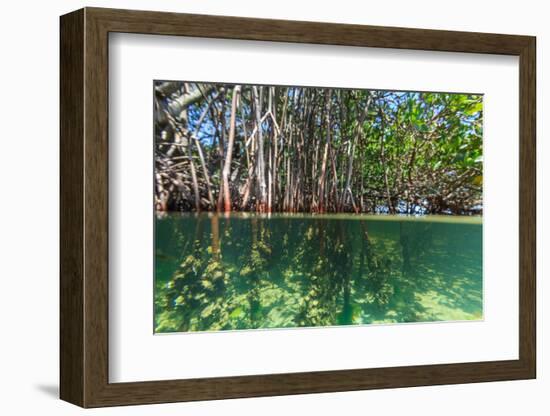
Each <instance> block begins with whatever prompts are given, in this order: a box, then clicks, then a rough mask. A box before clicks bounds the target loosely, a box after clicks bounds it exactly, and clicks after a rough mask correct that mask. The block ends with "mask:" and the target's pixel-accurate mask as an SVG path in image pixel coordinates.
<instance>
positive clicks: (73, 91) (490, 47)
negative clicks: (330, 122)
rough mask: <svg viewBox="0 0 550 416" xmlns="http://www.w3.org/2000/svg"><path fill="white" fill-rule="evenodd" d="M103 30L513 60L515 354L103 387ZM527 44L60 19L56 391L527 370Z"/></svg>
mask: <svg viewBox="0 0 550 416" xmlns="http://www.w3.org/2000/svg"><path fill="white" fill-rule="evenodd" d="M109 32H127V33H144V34H155V35H179V36H194V37H207V38H227V39H246V40H263V41H280V42H299V43H313V44H331V45H346V46H369V47H383V48H398V49H417V50H430V51H450V52H470V53H485V54H503V55H515V56H519V65H520V103H519V108H518V111H519V114H520V128H519V137H520V140H519V143H518V150H519V155H520V186H519V193H520V204H519V205H520V207H519V209H520V215H519V218H520V220H519V227H520V228H519V231H520V242H519V243H520V252H519V260H520V267H519V270H518V273H519V311H520V312H519V339H520V342H519V359H518V360H509V361H492V362H473V363H461V364H444V365H421V366H406V367H391V368H370V369H357V370H338V371H324V372H308V373H289V374H266V375H255V376H239V377H222V378H205V379H185V380H170V381H147V382H137V383H109V380H108V359H109V358H108V279H109V277H108V221H109V218H108V203H107V198H108V155H107V152H108V128H107V123H108V78H109V77H108V34H109ZM535 45H536V43H535V38H534V37H530V36H516V35H498V34H485V33H468V32H450V31H435V30H421V29H402V28H391V27H376V26H359V25H342V24H326V23H313V22H296V21H283V20H263V19H250V18H240V17H222V16H205V15H190V14H175V13H159V12H146V11H129V10H114V9H98V8H85V9H81V10H78V11H75V12H72V13H70V14H67V15H65V16H62V17H61V96H60V100H61V182H60V184H61V243H60V244H61V247H60V251H61V259H60V260H61V271H60V274H61V286H60V296H61V303H60V309H61V317H60V326H61V329H60V331H61V333H60V342H61V348H60V358H61V370H60V371H61V386H60V396H61V398H62V399H63V400H66V401H68V402H71V403H74V404H77V405H80V406H83V407H100V406H112V405H129V404H144V403H161V402H176V401H190V400H210V399H224V398H237V397H254V396H268V395H283V394H301V393H319V392H336V391H349V390H363V389H378V388H390V387H408V386H422V385H437V384H453V383H473V382H485V381H497V380H518V379H529V378H535V376H536V333H535V330H536V328H535V319H536V318H535V311H536V306H535V281H536V279H535V262H536V259H535V248H536V242H535V229H536V228H535V220H536V211H535V198H536V195H535V187H536V186H535V185H536V183H535V180H536V179H535V152H536V151H535V124H536V122H535V121H536V119H535V105H536V97H535V82H536V81H535V73H536V71H535V62H536V58H535V50H536V47H535Z"/></svg>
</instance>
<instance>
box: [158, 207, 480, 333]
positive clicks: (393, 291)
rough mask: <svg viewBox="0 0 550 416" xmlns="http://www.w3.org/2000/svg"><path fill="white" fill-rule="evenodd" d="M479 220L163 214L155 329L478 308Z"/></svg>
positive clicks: (383, 319)
mask: <svg viewBox="0 0 550 416" xmlns="http://www.w3.org/2000/svg"><path fill="white" fill-rule="evenodd" d="M481 232H482V229H481V223H475V222H473V223H472V222H471V221H470V222H464V221H461V220H457V222H452V220H445V221H430V220H429V219H426V218H422V219H416V220H415V219H406V220H399V219H395V218H393V219H391V218H386V219H373V218H372V217H358V216H336V217H335V216H288V215H279V216H277V215H274V216H271V217H269V218H267V217H262V216H256V215H246V216H244V215H236V216H230V217H225V216H217V215H208V214H203V215H181V214H177V215H165V216H163V217H162V218H159V219H157V224H156V265H155V271H156V277H155V279H156V280H155V285H156V286H155V288H156V290H155V324H156V325H155V331H156V332H178V331H206V330H224V329H250V328H285V327H304V326H330V325H352V324H370V323H392V322H396V323H397V322H428V321H448V320H472V319H480V318H481V317H482V244H481V241H482V238H481Z"/></svg>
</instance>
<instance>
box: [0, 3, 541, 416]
mask: <svg viewBox="0 0 550 416" xmlns="http://www.w3.org/2000/svg"><path fill="white" fill-rule="evenodd" d="M82 6H103V7H119V8H133V9H145V10H151V9H156V10H165V11H176V12H189V13H209V14H221V15H240V16H251V17H265V18H278V19H294V20H317V21H326V22H340V23H359V24H373V25H387V26H407V27H419V28H433V29H453V30H469V31H480V32H500V33H512V34H529V35H536V36H537V37H538V50H537V53H538V66H537V71H538V88H537V94H538V130H537V131H538V166H539V168H538V173H539V176H538V178H539V179H538V195H539V199H538V213H539V216H538V224H539V225H538V253H537V254H538V259H539V264H538V305H539V306H538V330H539V343H538V344H539V364H538V374H539V377H538V379H537V380H533V381H519V382H500V383H484V384H470V385H458V386H440V387H422V388H409V389H397V390H379V391H367V392H351V393H338V394H316V395H305V396H288V397H273V398H261V399H244V400H225V401H217V402H202V403H187V404H167V405H155V406H139V407H132V408H112V409H103V410H91V411H87V413H88V414H102V415H122V414H124V415H138V414H139V415H153V414H154V415H163V414H176V413H177V414H179V415H186V414H189V415H213V414H237V413H238V414H239V415H241V416H242V415H247V414H250V415H256V414H262V415H280V414H285V413H286V414H300V413H303V414H309V413H315V414H319V415H325V414H326V415H329V414H335V413H342V412H346V413H350V414H351V413H357V414H364V413H366V412H368V413H373V414H377V413H381V414H387V415H393V414H400V413H406V414H409V415H416V414H422V415H423V416H428V415H441V414H445V415H460V416H463V415H465V414H472V415H482V414H499V415H512V414H514V415H515V414H529V415H546V414H548V411H549V410H550V399H549V398H548V397H549V396H548V391H549V389H550V360H547V359H546V354H545V352H546V351H545V346H546V345H547V344H548V342H547V341H548V336H549V332H548V328H546V329H547V330H546V331H544V330H543V326H544V325H546V318H547V317H548V308H546V307H545V305H544V302H545V301H550V293H549V288H550V285H546V284H545V282H544V272H545V266H546V268H547V267H548V266H547V265H548V263H547V260H546V259H545V258H544V251H545V250H544V247H545V246H544V243H545V242H546V241H547V240H548V238H549V236H550V229H549V226H548V222H546V221H544V218H543V215H542V214H543V211H544V210H545V209H546V210H548V209H549V208H550V207H549V205H550V200H548V194H547V193H544V192H543V187H544V183H545V182H546V179H549V178H548V175H549V173H548V172H549V170H548V169H545V168H544V167H543V164H545V163H549V162H550V146H549V145H548V144H547V143H545V140H544V139H545V136H544V134H545V131H544V130H543V119H544V118H545V117H544V115H545V109H546V104H548V103H549V102H550V90H549V89H548V85H549V84H548V81H547V79H550V78H547V77H545V75H546V74H545V72H546V73H548V71H549V70H550V67H548V68H546V67H545V60H546V58H547V57H548V56H550V26H549V25H548V15H549V11H548V10H545V2H542V1H536V0H523V1H515V2H511V1H502V0H501V1H484V2H480V1H475V0H474V1H472V0H463V1H461V2H458V3H457V2H454V3H450V2H449V3H448V4H445V2H441V1H432V0H424V1H422V0H418V1H415V2H411V1H407V0H393V1H388V2H368V3H367V2H358V1H353V0H338V1H337V2H335V1H325V0H317V1H315V2H313V1H312V2H306V1H302V2H298V1H296V0H278V1H276V2H259V1H252V0H250V1H247V0H231V1H226V2H221V1H215V0H201V1H198V0H194V1H188V0H179V1H176V0H156V1H153V0H133V1H132V0H123V1H116V2H113V1H111V2H107V1H92V0H90V1H89V2H82V1H69V0H52V1H49V2H38V1H35V2H31V1H25V0H18V1H14V2H4V3H3V5H2V9H1V11H0V30H1V35H2V36H1V37H0V39H1V40H0V42H1V49H0V51H1V55H0V56H1V61H0V73H1V77H0V80H1V81H2V88H1V90H0V91H1V93H0V94H1V95H0V97H1V99H0V121H1V124H0V125H1V128H0V131H1V136H0V137H1V142H0V146H1V147H0V170H1V174H0V186H1V189H2V196H1V202H2V203H1V204H0V211H1V212H0V244H1V247H0V248H1V251H0V253H1V254H0V276H1V277H0V279H1V289H0V319H1V323H2V341H1V342H0V392H1V393H0V397H1V399H0V411H1V413H3V414H9V415H11V414H33V413H40V414H55V415H72V414H79V413H80V412H83V411H82V410H80V409H79V408H77V407H75V406H72V405H69V404H67V403H64V402H61V401H59V400H58V399H57V395H58V387H57V386H58V271H59V266H58V257H59V250H58V238H59V232H58V228H59V223H58V209H59V204H58V198H59V197H58V192H59V185H58V183H59V180H58V175H59V168H58V164H59V146H58V132H59V128H58V124H59V123H58V120H59V113H58V104H59V100H58V95H59V94H58V89H59V75H58V73H59V72H58V71H59V66H58V62H59V50H58V49H59V46H58V45H59V34H58V32H59V23H58V22H59V20H58V16H59V15H61V14H64V13H66V12H69V11H71V10H74V9H77V8H80V7H82ZM545 199H546V200H545ZM546 326H547V325H546Z"/></svg>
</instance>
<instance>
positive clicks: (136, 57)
mask: <svg viewBox="0 0 550 416" xmlns="http://www.w3.org/2000/svg"><path fill="white" fill-rule="evenodd" d="M535 50H536V46H535V38H534V37H530V36H518V35H500V34H486V33H466V32H451V31H435V30H421V29H403V28H390V27H375V26H360V25H342V24H328V23H314V22H296V21H282V20H264V19H251V18H240V17H225V16H205V15H189V14H175V13H160V12H146V11H129V10H114V9H98V8H85V9H82V10H78V11H75V12H72V13H70V14H67V15H65V16H62V17H61V178H60V180H61V273H60V274H61V289H60V290H61V293H60V295H61V305H60V322H61V334H60V336H61V351H60V355H61V369H60V370H61V386H60V395H61V398H62V399H63V400H66V401H69V402H71V403H74V404H77V405H79V406H82V407H101V406H115V405H129V404H146V403H163V402H177V401H190V400H210V399H224V398H237V397H256V396H267V395H286V394H303V393H318V392H336V391H349V390H362V389H377V388H397V387H410V386H423V385H436V384H454V383H473V382H487V381H499V380H519V379H530V378H535V376H536V334H535V310H536V306H535V280H536V279H535V244H536V243H535V241H536V239H535V220H536V212H535V198H536V195H535V160H536V152H535V113H536V109H535V104H536V97H535Z"/></svg>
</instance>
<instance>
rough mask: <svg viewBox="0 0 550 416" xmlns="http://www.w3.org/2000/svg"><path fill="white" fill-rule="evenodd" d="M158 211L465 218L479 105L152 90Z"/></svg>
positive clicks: (274, 89)
mask: <svg viewBox="0 0 550 416" xmlns="http://www.w3.org/2000/svg"><path fill="white" fill-rule="evenodd" d="M154 92H155V94H154V97H155V102H154V105H155V207H156V209H157V210H158V211H197V212H199V211H223V212H229V211H254V212H312V213H324V212H365V213H382V212H383V213H390V214H394V213H421V214H437V213H446V214H472V213H480V212H481V209H482V199H481V198H482V179H483V177H482V96H480V95H469V94H448V93H418V92H390V91H376V90H346V89H331V88H306V87H282V86H257V85H227V84H207V83H191V82H165V81H162V82H160V81H159V82H155V83H154Z"/></svg>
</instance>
